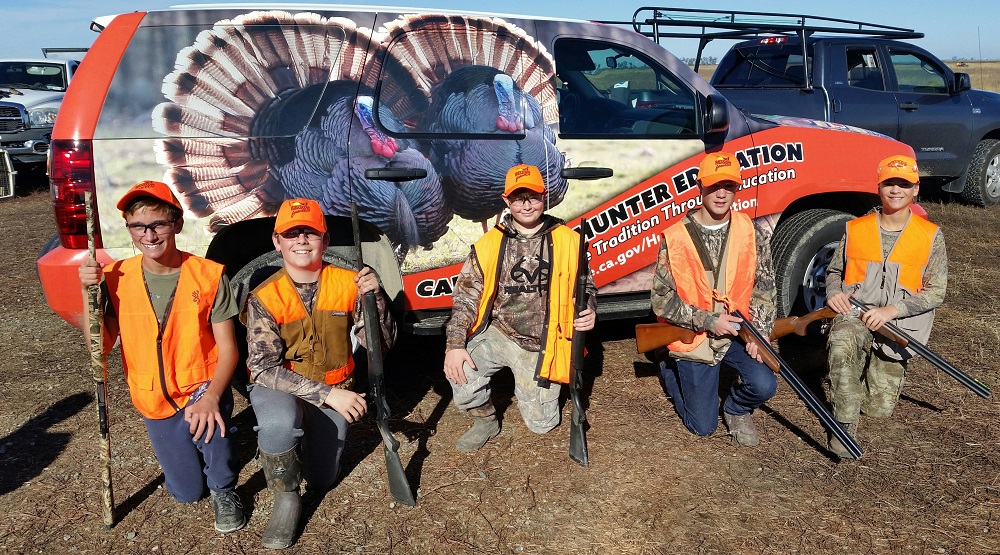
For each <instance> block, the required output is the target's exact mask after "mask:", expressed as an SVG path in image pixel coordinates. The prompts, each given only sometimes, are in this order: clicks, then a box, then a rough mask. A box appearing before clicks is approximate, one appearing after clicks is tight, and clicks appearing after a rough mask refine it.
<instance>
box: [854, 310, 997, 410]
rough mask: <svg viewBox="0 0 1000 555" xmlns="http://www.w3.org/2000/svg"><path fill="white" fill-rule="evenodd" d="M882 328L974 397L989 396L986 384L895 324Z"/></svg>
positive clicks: (885, 325)
mask: <svg viewBox="0 0 1000 555" xmlns="http://www.w3.org/2000/svg"><path fill="white" fill-rule="evenodd" d="M850 300H851V304H852V305H854V306H855V307H857V308H859V309H861V311H862V312H864V311H866V310H868V309H869V307H868V305H866V304H864V303H862V302H861V301H859V300H857V299H855V298H854V297H851V298H850ZM882 327H883V328H886V329H888V330H889V331H890V332H892V333H894V334H895V335H896V336H898V337H899V338H900V341H896V343H899V345H900V346H901V347H904V348H907V347H908V348H910V349H912V350H913V352H915V353H917V354H918V355H920V356H922V357H924V358H925V359H927V361H928V362H930V363H931V364H933V365H934V366H937V367H938V368H939V369H940V370H942V371H943V372H944V373H945V374H948V375H949V376H951V377H952V378H955V379H956V380H958V382H959V383H960V384H962V385H964V386H965V387H967V388H969V389H971V390H972V391H973V392H974V393H975V394H976V395H979V396H980V397H982V398H983V399H986V398H988V397H989V396H990V393H991V391H990V388H989V387H986V384H984V383H983V382H981V381H979V380H977V379H975V378H973V377H972V376H970V375H968V374H966V373H965V372H962V371H961V370H959V369H958V368H956V367H954V366H952V364H951V363H950V362H948V361H947V360H945V359H943V358H941V356H940V355H938V354H937V353H935V352H934V351H932V350H930V349H928V348H927V346H926V345H924V344H922V343H920V342H919V341H917V340H916V339H913V337H911V336H910V335H909V334H907V333H906V332H904V331H903V330H901V329H899V327H898V326H896V325H895V324H893V323H891V322H886V323H885V324H883V325H882Z"/></svg>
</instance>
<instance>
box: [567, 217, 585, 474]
mask: <svg viewBox="0 0 1000 555" xmlns="http://www.w3.org/2000/svg"><path fill="white" fill-rule="evenodd" d="M583 224H584V222H583V219H581V220H580V254H579V258H578V260H579V264H578V265H577V269H576V290H575V291H574V292H573V296H574V298H575V299H576V306H575V307H574V308H575V309H576V310H575V311H574V312H573V316H574V318H575V317H577V316H579V315H580V313H581V312H583V311H584V310H586V309H587V271H588V270H589V269H590V266H589V263H588V260H587V239H586V237H584V235H583ZM586 338H587V332H585V331H577V330H575V329H574V330H573V356H572V360H573V364H572V366H573V368H572V376H570V389H569V395H570V399H572V401H573V415H572V417H571V419H570V423H569V458H571V459H573V460H574V461H576V462H577V463H578V464H579V465H580V466H588V465H589V464H590V462H589V453H588V451H587V430H586V429H584V425H585V424H586V423H587V413H586V411H585V410H584V408H583V400H582V399H581V397H582V396H583V357H584V343H585V341H586Z"/></svg>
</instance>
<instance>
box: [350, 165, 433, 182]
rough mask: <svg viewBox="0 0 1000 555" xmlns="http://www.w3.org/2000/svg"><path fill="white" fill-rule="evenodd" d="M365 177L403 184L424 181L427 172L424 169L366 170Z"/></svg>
mask: <svg viewBox="0 0 1000 555" xmlns="http://www.w3.org/2000/svg"><path fill="white" fill-rule="evenodd" d="M365 177H366V178H368V179H375V180H378V181H392V182H393V183H401V182H403V181H413V180H414V179H423V178H425V177H427V170H425V169H423V168H368V169H367V170H365Z"/></svg>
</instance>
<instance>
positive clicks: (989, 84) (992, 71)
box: [698, 60, 1000, 92]
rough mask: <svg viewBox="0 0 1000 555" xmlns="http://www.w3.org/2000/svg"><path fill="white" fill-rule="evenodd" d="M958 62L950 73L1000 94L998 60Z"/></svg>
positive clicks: (705, 69)
mask: <svg viewBox="0 0 1000 555" xmlns="http://www.w3.org/2000/svg"><path fill="white" fill-rule="evenodd" d="M958 63H959V62H948V67H949V68H951V70H952V71H956V72H958V71H960V72H963V73H968V74H969V75H970V76H971V77H972V87H973V88H975V89H983V90H985V91H993V92H1000V60H990V61H985V62H963V63H965V64H967V65H965V66H963V67H959V66H958ZM715 68H716V66H701V67H700V68H698V73H699V74H700V75H701V76H702V77H704V78H705V79H706V80H708V79H711V78H712V73H713V72H714V71H715Z"/></svg>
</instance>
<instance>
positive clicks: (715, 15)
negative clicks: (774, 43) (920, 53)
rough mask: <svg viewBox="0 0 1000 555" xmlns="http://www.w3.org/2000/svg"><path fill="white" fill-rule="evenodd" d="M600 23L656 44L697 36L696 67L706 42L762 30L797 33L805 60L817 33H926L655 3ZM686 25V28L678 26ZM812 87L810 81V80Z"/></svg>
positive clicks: (905, 35)
mask: <svg viewBox="0 0 1000 555" xmlns="http://www.w3.org/2000/svg"><path fill="white" fill-rule="evenodd" d="M601 23H608V24H617V25H631V27H632V29H634V30H635V32H637V33H639V34H641V35H644V36H647V37H649V38H651V39H653V40H654V41H655V42H656V43H657V44H659V43H660V39H661V38H697V39H698V40H699V42H698V55H697V56H696V57H695V64H694V70H695V71H698V67H699V66H700V65H701V55H702V53H703V52H704V50H705V46H706V45H708V43H710V42H712V41H713V40H715V39H731V40H745V39H751V38H754V37H757V36H760V35H762V34H767V35H786V36H796V37H798V38H799V39H801V41H802V59H803V60H806V59H807V55H806V54H807V53H806V42H807V39H808V38H809V37H810V36H811V35H813V34H815V33H828V34H841V35H851V36H863V37H877V38H888V39H919V38H923V36H924V34H923V33H918V32H916V31H914V30H913V29H906V28H903V27H893V26H890V25H879V24H877V23H865V22H863V21H853V20H850V19H839V18H833V17H820V16H814V15H802V14H786V13H776V12H742V11H734V10H702V9H695V8H667V7H655V6H643V7H641V8H639V9H637V10H635V12H634V13H633V14H632V21H602V22H601ZM685 28H686V29H687V30H676V29H685ZM710 30H712V31H711V32H710ZM806 75H807V76H808V75H810V72H809V68H806ZM809 87H811V83H809V84H807V88H809Z"/></svg>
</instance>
